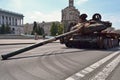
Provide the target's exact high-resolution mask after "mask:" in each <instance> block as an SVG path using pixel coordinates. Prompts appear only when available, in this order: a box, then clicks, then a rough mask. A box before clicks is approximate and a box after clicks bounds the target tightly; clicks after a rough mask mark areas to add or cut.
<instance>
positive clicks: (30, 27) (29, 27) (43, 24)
mask: <svg viewBox="0 0 120 80" xmlns="http://www.w3.org/2000/svg"><path fill="white" fill-rule="evenodd" d="M52 23H53V22H44V21H43V22H41V23H37V26H38V27H42V28H43V29H44V32H45V34H46V35H51V33H50V29H51V26H52ZM55 23H60V22H57V21H55ZM33 26H34V24H28V23H27V24H25V25H24V34H31V33H32V31H33Z"/></svg>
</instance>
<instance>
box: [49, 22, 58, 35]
mask: <svg viewBox="0 0 120 80" xmlns="http://www.w3.org/2000/svg"><path fill="white" fill-rule="evenodd" d="M50 32H51V36H56V35H57V32H58V27H57V25H56V23H55V22H53V23H52V26H51V29H50Z"/></svg>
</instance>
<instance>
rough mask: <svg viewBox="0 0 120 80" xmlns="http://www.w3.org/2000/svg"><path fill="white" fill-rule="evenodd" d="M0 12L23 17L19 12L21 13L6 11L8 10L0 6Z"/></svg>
mask: <svg viewBox="0 0 120 80" xmlns="http://www.w3.org/2000/svg"><path fill="white" fill-rule="evenodd" d="M0 12H2V13H5V14H10V15H16V16H20V17H24V16H23V14H21V13H17V12H12V11H8V10H4V9H1V8H0Z"/></svg>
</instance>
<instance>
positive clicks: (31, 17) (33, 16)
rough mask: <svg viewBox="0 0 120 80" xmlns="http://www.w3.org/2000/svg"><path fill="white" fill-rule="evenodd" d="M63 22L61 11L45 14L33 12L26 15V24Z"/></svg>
mask: <svg viewBox="0 0 120 80" xmlns="http://www.w3.org/2000/svg"><path fill="white" fill-rule="evenodd" d="M60 20H61V11H53V12H50V13H43V12H40V11H33V12H31V13H27V14H25V23H27V22H31V23H33V22H34V21H37V22H42V21H45V22H51V21H60Z"/></svg>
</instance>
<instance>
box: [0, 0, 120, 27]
mask: <svg viewBox="0 0 120 80" xmlns="http://www.w3.org/2000/svg"><path fill="white" fill-rule="evenodd" d="M68 1H69V0H0V8H1V9H4V10H9V11H13V12H17V13H21V14H23V15H24V23H33V22H34V21H37V22H42V21H45V22H51V21H61V10H62V9H64V8H65V7H67V6H68ZM119 5H120V0H74V6H75V7H76V9H78V10H79V11H80V14H82V13H86V14H88V20H89V19H91V17H92V15H93V14H94V13H100V14H101V15H102V20H104V21H110V22H112V24H113V27H115V28H116V29H120V7H119Z"/></svg>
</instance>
